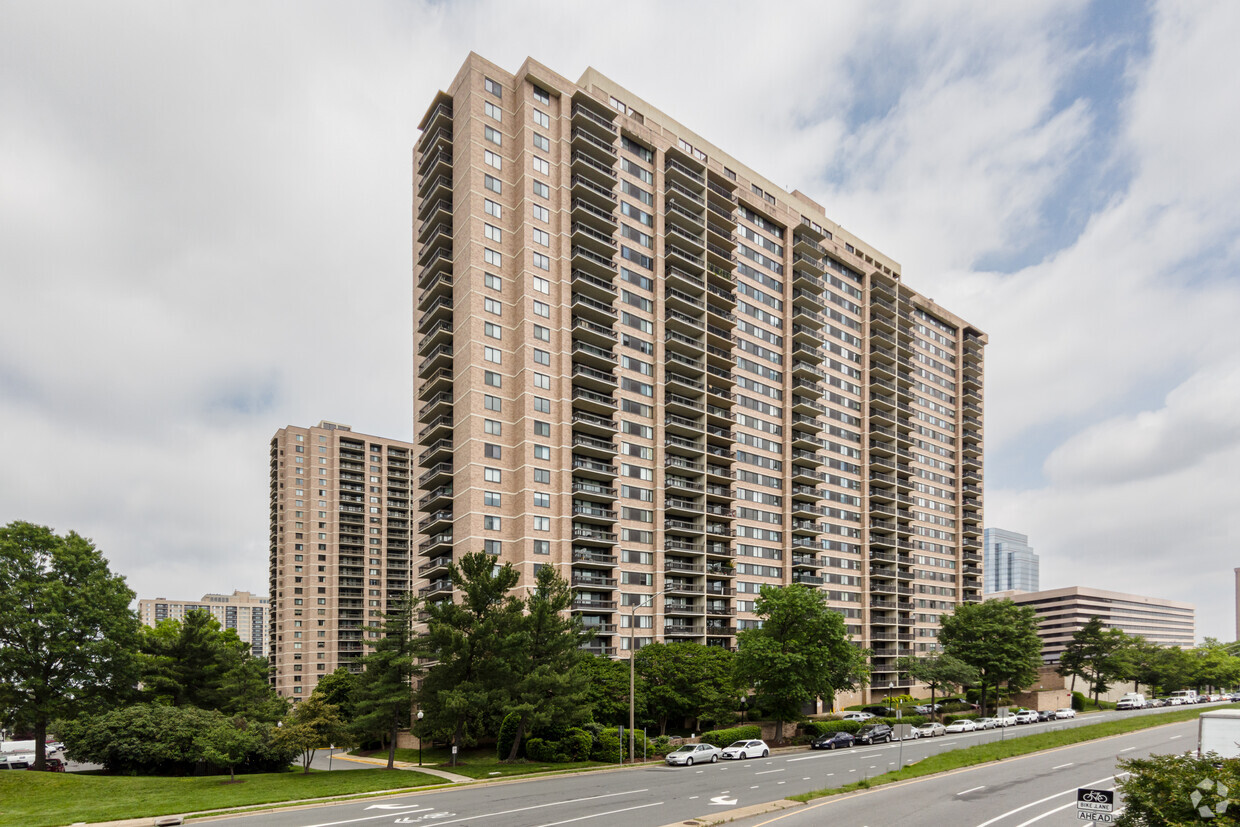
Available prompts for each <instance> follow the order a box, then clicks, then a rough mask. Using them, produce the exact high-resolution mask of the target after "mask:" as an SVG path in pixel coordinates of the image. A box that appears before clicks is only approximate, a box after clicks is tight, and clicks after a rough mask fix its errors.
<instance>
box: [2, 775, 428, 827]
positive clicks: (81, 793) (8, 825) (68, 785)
mask: <svg viewBox="0 0 1240 827" xmlns="http://www.w3.org/2000/svg"><path fill="white" fill-rule="evenodd" d="M237 780H238V782H241V783H237V784H229V783H228V776H227V775H223V776H218V775H213V776H208V777H205V778H159V777H152V776H141V777H130V776H119V775H115V776H113V775H80V774H78V773H59V772H18V771H14V770H9V771H5V772H0V827H56V825H61V824H73V823H75V822H78V821H87V822H90V821H111V820H116V819H124V818H137V817H140V816H158V815H167V814H169V813H186V812H199V811H203V810H216V809H223V808H226V807H245V806H249V805H257V804H269V803H272V802H282V801H294V800H299V799H307V798H322V797H326V796H337V795H353V794H357V793H366V792H374V791H376V790H395V789H404V788H407V787H420V786H423V785H426V784H441V783H443V779H440V778H436V777H434V776H431V775H425V774H423V773H419V772H410V771H407V770H385V769H375V770H349V771H348V772H312V773H310V774H309V775H305V774H303V773H302V772H301V771H300V770H299V771H297V772H287V773H265V774H258V775H238V776H237Z"/></svg>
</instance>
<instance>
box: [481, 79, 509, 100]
mask: <svg viewBox="0 0 1240 827" xmlns="http://www.w3.org/2000/svg"><path fill="white" fill-rule="evenodd" d="M482 85H483V87H484V88H485V89H486V90H487V91H488V92H490V93H491V94H492V95H494V96H495V97H497V98H502V97H504V88H503V87H502V86H500V85H499V83H498V82H496V81H493V80H491V79H490V78H483V81H482Z"/></svg>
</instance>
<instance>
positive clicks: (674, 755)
mask: <svg viewBox="0 0 1240 827" xmlns="http://www.w3.org/2000/svg"><path fill="white" fill-rule="evenodd" d="M722 751H723V750H721V749H719V747H716V746H712V745H711V744H685V745H684V746H683V747H681V748H679V749H674V750H672V751H671V752H669V753H668V754H667V759H666V760H667V763H668V764H670V765H671V766H673V767H675V766H684V767H692V766H693V765H694V764H713V763H715V762H716V761H718V760H719V753H720V752H722Z"/></svg>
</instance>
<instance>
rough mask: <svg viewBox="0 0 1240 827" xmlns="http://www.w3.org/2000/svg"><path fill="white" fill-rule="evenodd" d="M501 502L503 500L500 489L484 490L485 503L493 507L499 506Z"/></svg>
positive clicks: (483, 502) (483, 501)
mask: <svg viewBox="0 0 1240 827" xmlns="http://www.w3.org/2000/svg"><path fill="white" fill-rule="evenodd" d="M501 502H502V500H501V497H500V493H499V492H498V491H484V492H482V504H483V505H486V506H490V507H492V508H499V507H500V503H501Z"/></svg>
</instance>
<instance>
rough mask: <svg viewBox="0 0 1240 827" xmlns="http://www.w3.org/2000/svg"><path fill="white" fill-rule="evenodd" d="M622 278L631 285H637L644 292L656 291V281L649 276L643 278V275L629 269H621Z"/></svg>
mask: <svg viewBox="0 0 1240 827" xmlns="http://www.w3.org/2000/svg"><path fill="white" fill-rule="evenodd" d="M620 278H622V279H624V280H625V281H627V282H628V283H629V284H634V285H637V286H638V287H640V288H642V289H643V290H653V289H654V279H652V278H650V277H649V276H643V275H642V274H641V273H635V272H633V271H632V270H630V269H629V268H627V267H621V268H620Z"/></svg>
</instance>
